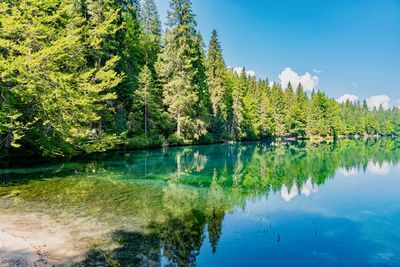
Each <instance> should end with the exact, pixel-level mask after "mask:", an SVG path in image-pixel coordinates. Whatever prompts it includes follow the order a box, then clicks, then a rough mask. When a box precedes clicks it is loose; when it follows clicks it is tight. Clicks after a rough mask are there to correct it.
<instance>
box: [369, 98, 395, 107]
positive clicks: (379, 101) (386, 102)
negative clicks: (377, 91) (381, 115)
mask: <svg viewBox="0 0 400 267" xmlns="http://www.w3.org/2000/svg"><path fill="white" fill-rule="evenodd" d="M390 100H391V99H390V97H388V96H387V95H376V96H371V97H370V98H368V99H367V104H368V107H369V108H370V109H373V108H374V107H376V108H379V107H380V105H382V107H383V109H385V110H386V109H389V107H390Z"/></svg>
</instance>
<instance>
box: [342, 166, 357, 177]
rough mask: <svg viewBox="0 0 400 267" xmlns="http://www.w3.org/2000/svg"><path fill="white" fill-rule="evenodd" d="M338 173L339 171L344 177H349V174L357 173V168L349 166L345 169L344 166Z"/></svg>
mask: <svg viewBox="0 0 400 267" xmlns="http://www.w3.org/2000/svg"><path fill="white" fill-rule="evenodd" d="M338 171H339V173H341V174H342V175H343V176H344V177H349V176H353V175H357V174H358V169H357V168H355V167H354V168H350V169H346V168H340V169H339V170H338Z"/></svg>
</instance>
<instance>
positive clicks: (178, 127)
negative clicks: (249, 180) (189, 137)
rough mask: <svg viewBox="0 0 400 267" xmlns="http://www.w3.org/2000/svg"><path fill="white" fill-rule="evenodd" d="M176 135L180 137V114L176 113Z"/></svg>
mask: <svg viewBox="0 0 400 267" xmlns="http://www.w3.org/2000/svg"><path fill="white" fill-rule="evenodd" d="M176 118H177V126H176V135H177V136H179V137H181V113H180V112H179V111H178V113H177V115H176Z"/></svg>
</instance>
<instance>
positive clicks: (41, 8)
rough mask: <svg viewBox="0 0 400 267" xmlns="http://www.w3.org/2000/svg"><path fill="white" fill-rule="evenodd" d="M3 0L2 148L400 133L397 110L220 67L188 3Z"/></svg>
mask: <svg viewBox="0 0 400 267" xmlns="http://www.w3.org/2000/svg"><path fill="white" fill-rule="evenodd" d="M167 19H168V22H167V24H166V29H165V32H164V31H163V29H162V26H161V22H160V19H159V16H158V12H157V8H156V6H155V4H154V1H153V0H142V1H139V0H103V1H97V0H6V1H2V2H1V3H0V151H1V155H2V156H4V155H11V154H12V153H15V152H23V153H34V154H41V155H44V156H62V155H70V154H77V153H90V152H95V151H105V150H107V149H112V148H115V147H117V146H121V145H125V146H129V147H132V148H135V147H149V146H161V145H163V144H171V145H175V144H190V143H207V142H220V141H226V140H254V139H259V138H263V137H270V136H277V137H300V138H315V137H318V138H320V137H324V138H326V137H328V138H335V137H338V136H343V135H346V136H347V135H397V134H398V133H399V132H400V122H399V121H400V120H399V118H400V114H399V110H398V109H397V108H393V109H390V110H383V108H382V107H381V108H379V109H374V110H369V109H368V107H367V105H366V103H365V102H364V103H350V102H347V103H344V104H338V103H337V102H336V101H335V100H333V99H331V98H329V97H327V96H326V95H325V94H324V93H322V92H313V93H311V94H309V93H307V92H305V90H303V88H302V86H301V85H299V86H297V88H293V87H292V85H291V84H289V85H288V86H287V88H282V86H281V85H280V84H277V83H275V84H273V85H271V84H270V83H269V82H268V81H267V80H258V79H256V78H255V77H251V76H248V75H247V74H246V72H245V70H243V72H242V73H241V74H237V73H236V72H235V71H234V70H232V69H229V68H227V67H226V65H225V62H224V58H223V54H222V47H221V44H220V42H219V40H218V35H217V32H216V31H213V32H212V37H211V40H210V42H209V45H208V49H207V50H206V49H205V45H204V41H203V39H202V36H201V34H200V32H199V31H198V29H197V24H196V19H195V14H194V13H193V10H192V5H191V1H190V0H170V11H169V12H168V18H167Z"/></svg>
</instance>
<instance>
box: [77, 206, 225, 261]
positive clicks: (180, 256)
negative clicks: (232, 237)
mask: <svg viewBox="0 0 400 267" xmlns="http://www.w3.org/2000/svg"><path fill="white" fill-rule="evenodd" d="M220 215H222V216H220ZM220 215H218V216H216V217H210V216H209V215H207V214H205V213H204V212H203V211H200V210H191V211H190V212H189V213H186V214H185V215H184V217H181V218H172V219H170V220H168V221H166V222H164V223H162V224H153V225H150V226H149V233H147V234H144V233H140V232H130V231H123V230H118V231H115V232H114V233H113V234H112V241H113V243H114V245H115V248H114V249H111V250H108V249H101V248H94V249H92V250H91V251H89V252H88V253H87V254H86V256H85V259H84V260H83V261H82V262H80V263H77V264H76V266H165V265H168V266H196V259H197V256H198V255H199V252H200V248H201V246H202V244H203V242H204V238H205V236H206V233H205V232H206V231H208V236H209V241H210V243H211V246H212V248H213V252H214V253H215V252H216V247H217V245H218V240H219V238H220V236H221V231H222V228H221V225H222V220H223V215H224V212H223V211H220Z"/></svg>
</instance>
